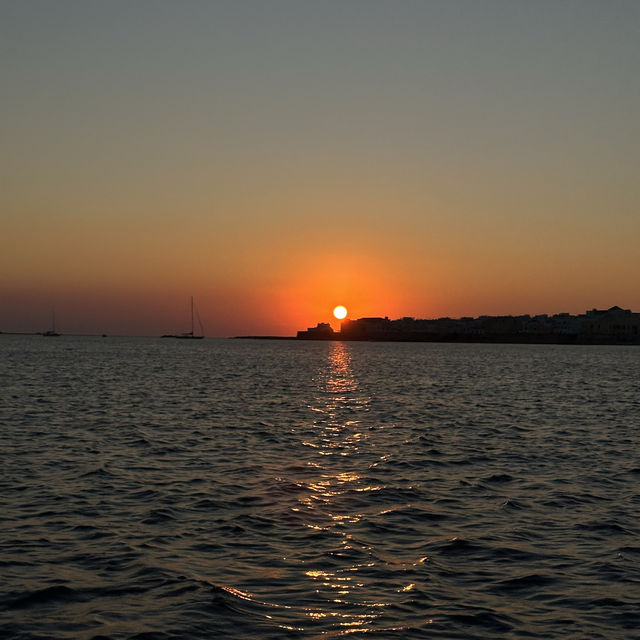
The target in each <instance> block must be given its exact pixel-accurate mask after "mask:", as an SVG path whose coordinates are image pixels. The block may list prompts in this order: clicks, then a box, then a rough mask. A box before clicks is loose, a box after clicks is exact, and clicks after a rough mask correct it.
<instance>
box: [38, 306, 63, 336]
mask: <svg viewBox="0 0 640 640" xmlns="http://www.w3.org/2000/svg"><path fill="white" fill-rule="evenodd" d="M42 335H43V336H46V337H47V338H57V337H58V336H59V335H60V334H59V333H57V332H56V313H55V311H52V312H51V329H49V331H45V332H44V333H43V334H42Z"/></svg>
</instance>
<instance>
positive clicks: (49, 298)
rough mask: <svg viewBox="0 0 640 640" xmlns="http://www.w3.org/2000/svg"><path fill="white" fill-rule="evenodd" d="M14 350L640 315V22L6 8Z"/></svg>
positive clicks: (569, 5) (220, 8) (2, 297)
mask: <svg viewBox="0 0 640 640" xmlns="http://www.w3.org/2000/svg"><path fill="white" fill-rule="evenodd" d="M0 47H1V55H0V81H1V86H2V95H3V97H2V101H0V114H1V118H0V130H1V141H2V153H1V154H0V175H1V176H2V184H1V186H2V188H1V189H0V222H1V224H0V330H4V331H19V330H25V331H40V330H43V329H47V328H49V322H50V320H49V318H50V313H51V310H52V309H55V311H56V316H57V319H58V328H59V329H60V330H61V331H63V332H67V333H72V332H88V333H102V332H106V333H110V334H135V335H139V334H151V335H154V334H158V333H165V332H175V331H182V330H187V329H188V326H187V325H188V301H189V296H191V295H193V296H194V297H195V298H196V305H197V307H198V309H199V312H200V315H201V317H202V320H203V322H204V324H205V329H206V334H207V335H210V336H228V335H238V334H247V333H258V334H281V335H287V334H293V333H294V332H295V330H297V329H299V328H306V327H307V326H310V325H314V324H315V323H316V322H318V321H328V320H330V319H331V315H330V314H331V309H332V308H333V306H334V305H336V304H338V303H341V304H344V305H346V306H347V307H348V308H349V312H350V315H351V316H352V317H360V316H365V315H388V316H390V317H399V316H404V315H412V316H417V317H439V316H447V315H448V316H453V317H458V316H463V315H473V316H476V315H481V314H518V313H557V312H562V311H569V312H571V313H578V312H582V311H584V310H585V309H587V308H592V307H600V308H602V307H609V306H612V305H614V304H618V305H620V306H623V307H625V308H632V309H633V310H634V311H640V176H639V175H638V174H639V169H640V2H638V1H637V0H631V1H628V2H624V1H617V0H607V1H606V2H605V1H601V0H598V1H590V0H574V1H569V0H567V1H556V0H554V1H544V0H540V1H537V2H530V1H528V0H527V1H518V0H508V1H507V0H505V1H502V2H496V1H490V0H468V1H456V0H442V1H433V2H430V1H427V0H420V1H417V0H415V1H413V0H400V1H398V2H392V1H391V0H385V1H376V0H340V1H337V0H335V1H334V0H317V1H314V2H311V1H305V0H286V1H285V0H270V1H268V2H266V1H264V0H254V1H251V0H243V1H241V2H238V1H236V0H228V1H218V2H214V1H213V0H211V1H204V0H203V1H186V2H185V1H183V2H168V1H159V0H158V1H153V2H151V1H145V0H138V1H136V2H129V1H127V2H123V1H118V0H111V1H109V2H98V1H92V0H78V1H73V2H71V1H65V0H58V1H56V2H50V1H48V0H47V1H39V0H28V1H26V2H24V1H21V0H15V1H7V0H5V1H4V2H2V3H1V4H0Z"/></svg>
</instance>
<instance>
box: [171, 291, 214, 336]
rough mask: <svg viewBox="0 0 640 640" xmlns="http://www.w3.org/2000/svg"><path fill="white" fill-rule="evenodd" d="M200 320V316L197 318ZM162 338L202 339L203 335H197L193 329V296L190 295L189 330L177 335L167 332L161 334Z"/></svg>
mask: <svg viewBox="0 0 640 640" xmlns="http://www.w3.org/2000/svg"><path fill="white" fill-rule="evenodd" d="M198 321H200V318H198ZM200 330H202V323H200ZM161 337H162V338H180V339H182V340H202V338H204V336H197V335H196V334H195V333H194V331H193V296H191V331H187V332H186V333H179V334H177V335H174V334H167V335H164V336H161Z"/></svg>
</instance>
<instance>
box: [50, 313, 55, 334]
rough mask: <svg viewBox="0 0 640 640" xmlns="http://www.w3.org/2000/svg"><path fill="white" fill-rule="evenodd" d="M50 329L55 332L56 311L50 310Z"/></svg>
mask: <svg viewBox="0 0 640 640" xmlns="http://www.w3.org/2000/svg"><path fill="white" fill-rule="evenodd" d="M51 331H53V333H55V332H56V312H55V311H54V310H53V309H52V310H51Z"/></svg>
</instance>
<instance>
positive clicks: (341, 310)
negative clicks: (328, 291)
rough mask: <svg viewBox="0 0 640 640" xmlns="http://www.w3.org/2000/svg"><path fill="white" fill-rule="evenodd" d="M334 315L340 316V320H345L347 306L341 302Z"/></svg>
mask: <svg viewBox="0 0 640 640" xmlns="http://www.w3.org/2000/svg"><path fill="white" fill-rule="evenodd" d="M333 315H334V316H335V317H336V318H338V320H344V319H345V318H346V317H347V307H343V306H342V305H341V304H339V305H338V306H337V307H336V308H335V309H334V310H333Z"/></svg>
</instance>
